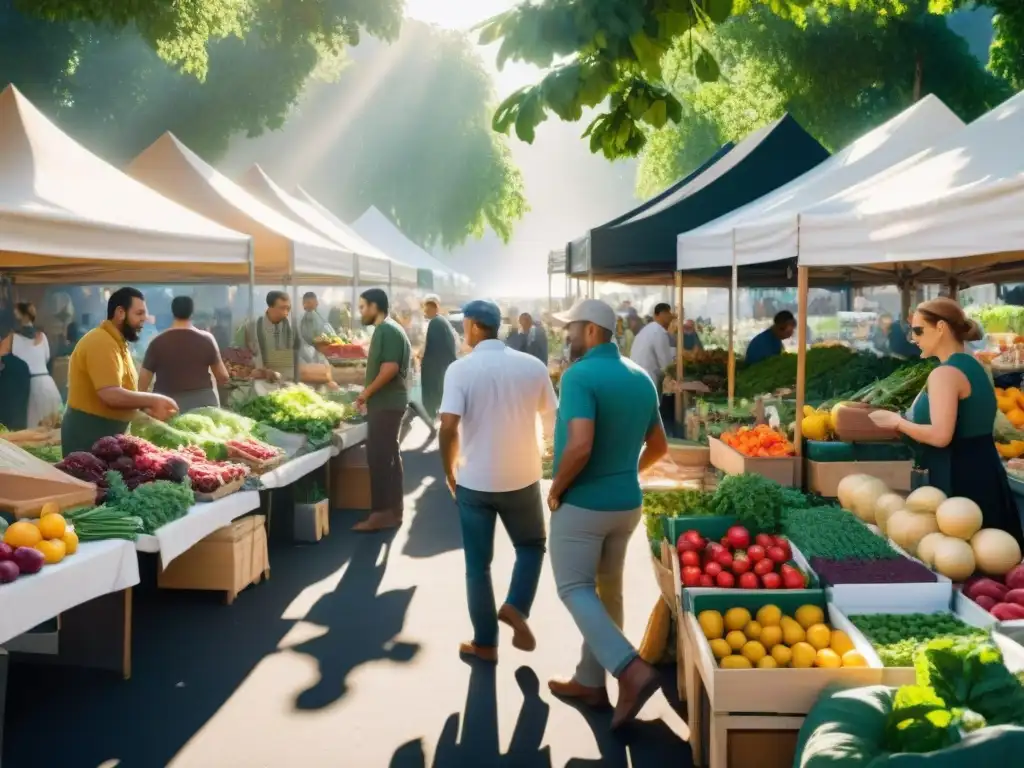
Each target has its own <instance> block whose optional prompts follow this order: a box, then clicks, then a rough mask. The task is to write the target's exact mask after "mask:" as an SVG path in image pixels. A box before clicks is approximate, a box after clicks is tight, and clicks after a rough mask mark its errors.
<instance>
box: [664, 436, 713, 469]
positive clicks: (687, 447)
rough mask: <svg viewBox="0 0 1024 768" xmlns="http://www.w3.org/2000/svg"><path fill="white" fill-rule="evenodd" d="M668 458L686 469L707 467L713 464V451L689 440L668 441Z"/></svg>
mask: <svg viewBox="0 0 1024 768" xmlns="http://www.w3.org/2000/svg"><path fill="white" fill-rule="evenodd" d="M668 457H669V458H670V459H672V461H674V462H675V463H676V464H679V465H680V466H684V467H706V466H707V465H708V464H710V463H711V449H710V448H708V446H706V445H701V444H700V443H692V442H689V441H687V440H673V439H671V438H670V439H669V441H668Z"/></svg>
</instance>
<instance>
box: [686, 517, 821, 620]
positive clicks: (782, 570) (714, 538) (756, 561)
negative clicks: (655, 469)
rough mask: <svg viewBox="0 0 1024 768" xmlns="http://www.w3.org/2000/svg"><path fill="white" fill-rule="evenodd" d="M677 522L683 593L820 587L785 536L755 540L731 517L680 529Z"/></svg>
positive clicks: (692, 521) (762, 535) (691, 522)
mask: <svg viewBox="0 0 1024 768" xmlns="http://www.w3.org/2000/svg"><path fill="white" fill-rule="evenodd" d="M672 522H673V524H674V525H673V526H672V528H675V529H676V530H675V531H673V533H676V534H677V535H676V537H675V541H676V545H675V546H676V553H677V555H678V557H679V575H680V581H681V584H682V587H683V590H684V592H689V591H691V590H695V589H747V590H756V589H761V590H796V589H808V588H817V587H818V580H817V577H816V576H815V575H814V572H813V571H812V570H811V567H810V565H808V563H807V561H806V560H805V559H804V557H803V555H802V554H801V553H800V552H799V551H798V550H796V549H795V548H794V547H793V545H792V544H791V543H790V541H789V540H788V539H786V538H785V537H784V536H777V535H773V534H769V533H758V534H756V535H755V534H752V533H751V532H750V531H749V530H748V529H747V528H745V527H744V526H742V525H739V524H737V523H736V521H735V519H734V518H728V517H714V518H711V517H705V518H696V519H690V520H687V521H686V523H688V525H680V523H683V519H682V518H676V519H674V520H673V521H672ZM686 602H687V601H686V599H684V603H686Z"/></svg>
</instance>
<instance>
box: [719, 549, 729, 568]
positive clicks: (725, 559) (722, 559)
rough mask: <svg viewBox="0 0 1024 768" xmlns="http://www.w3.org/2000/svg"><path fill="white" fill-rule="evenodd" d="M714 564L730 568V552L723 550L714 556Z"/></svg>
mask: <svg viewBox="0 0 1024 768" xmlns="http://www.w3.org/2000/svg"><path fill="white" fill-rule="evenodd" d="M715 562H716V563H718V564H719V565H720V566H722V567H723V568H732V552H730V551H729V550H727V549H723V550H722V551H721V552H717V553H716V554H715Z"/></svg>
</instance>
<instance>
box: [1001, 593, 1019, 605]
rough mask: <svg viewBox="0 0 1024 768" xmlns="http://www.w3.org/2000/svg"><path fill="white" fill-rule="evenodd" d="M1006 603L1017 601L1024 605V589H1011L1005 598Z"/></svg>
mask: <svg viewBox="0 0 1024 768" xmlns="http://www.w3.org/2000/svg"><path fill="white" fill-rule="evenodd" d="M1003 602H1004V603H1016V604H1017V605H1024V589H1011V590H1010V591H1009V592H1007V593H1006V596H1005V597H1004V598H1003Z"/></svg>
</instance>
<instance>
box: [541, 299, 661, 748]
mask: <svg viewBox="0 0 1024 768" xmlns="http://www.w3.org/2000/svg"><path fill="white" fill-rule="evenodd" d="M556 317H557V319H558V320H560V321H561V322H564V323H566V324H567V325H568V329H569V336H570V339H571V346H572V357H573V359H574V360H576V361H577V362H576V363H575V364H574V365H573V366H572V367H571V368H569V370H567V371H566V372H565V374H563V376H562V382H561V399H560V400H559V403H558V419H557V422H556V424H555V464H554V479H553V480H552V483H551V489H550V491H549V493H548V506H549V507H550V509H551V568H552V571H553V572H554V576H555V585H556V587H557V589H558V596H559V598H561V600H562V602H563V603H564V604H565V607H566V608H568V609H569V613H570V614H571V615H572V618H573V621H574V622H575V623H576V626H577V627H578V628H579V630H580V633H581V634H582V635H583V651H582V657H581V659H580V662H579V664H578V665H577V667H576V672H575V674H574V675H573V676H572V677H571V678H570V679H569V680H551V681H550V682H549V683H548V687H549V688H550V690H551V692H552V693H554V694H555V695H556V696H560V697H562V698H566V699H573V700H576V701H579V702H581V703H583V704H586V705H590V706H607V704H608V691H607V688H606V687H605V673H606V672H608V673H611V674H612V675H614V676H615V677H616V678H618V681H619V697H618V701H617V702H616V704H615V713H614V715H613V716H612V723H611V724H612V727H613V728H617V727H619V726H621V725H624V724H625V723H627V722H628V721H630V720H632V719H633V718H634V717H635V716H636V714H637V712H639V711H640V709H641V708H642V707H643V705H644V703H645V702H646V701H647V699H649V698H650V697H651V696H652V695H653V694H654V692H655V691H656V690H657V688H658V685H659V682H658V680H659V678H658V673H657V671H656V670H655V669H654V668H653V667H652V666H651V665H649V664H648V663H647V662H645V661H644V660H643V659H641V658H640V656H639V655H638V653H637V651H636V649H635V648H634V647H633V646H632V645H631V644H630V642H629V641H628V640H627V639H626V637H625V636H624V635H623V634H622V623H623V604H622V600H623V596H622V573H623V568H624V566H625V561H626V549H627V547H628V545H629V540H630V537H631V536H632V535H633V532H634V531H635V530H636V527H637V524H638V523H639V522H640V508H641V505H642V502H643V497H642V495H641V492H640V481H639V478H638V473H639V472H643V471H645V470H646V469H648V468H649V467H650V466H652V465H653V464H654V463H655V462H656V461H658V459H660V458H661V457H662V456H664V455H665V454H666V453H667V452H668V438H667V437H666V435H665V429H664V427H663V426H662V421H661V414H660V411H659V408H658V392H657V390H656V389H655V387H654V384H653V383H652V381H651V378H650V376H649V375H648V373H647V372H646V371H644V370H643V369H642V368H641V367H640V366H639V365H637V364H636V363H634V362H632V361H630V360H626V359H625V358H623V357H622V355H620V354H619V350H618V348H617V347H616V346H615V344H614V343H612V334H613V333H614V331H615V313H614V311H613V310H612V308H611V307H610V306H609V305H608V304H606V303H604V302H603V301H599V300H597V299H585V300H583V301H581V302H579V303H578V304H576V306H574V307H573V308H572V309H570V310H569V311H568V312H565V313H563V314H561V315H558V316H556Z"/></svg>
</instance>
